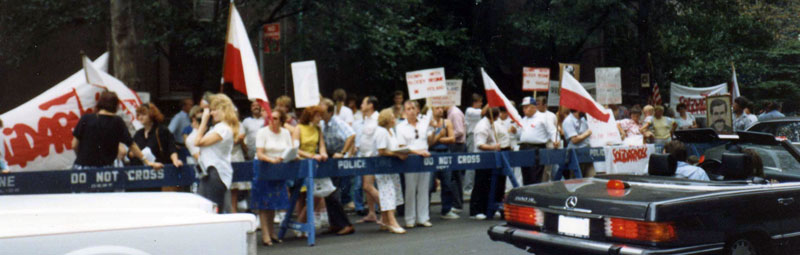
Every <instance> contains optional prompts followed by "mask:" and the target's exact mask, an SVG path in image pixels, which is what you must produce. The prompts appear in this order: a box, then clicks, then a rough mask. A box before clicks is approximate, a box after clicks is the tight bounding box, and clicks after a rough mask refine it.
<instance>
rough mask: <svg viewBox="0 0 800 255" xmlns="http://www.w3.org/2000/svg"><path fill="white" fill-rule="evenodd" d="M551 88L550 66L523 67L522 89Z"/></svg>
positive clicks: (538, 89)
mask: <svg viewBox="0 0 800 255" xmlns="http://www.w3.org/2000/svg"><path fill="white" fill-rule="evenodd" d="M549 89H550V68H546V67H523V68H522V90H524V91H548V90H549Z"/></svg>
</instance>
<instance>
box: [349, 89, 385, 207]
mask: <svg viewBox="0 0 800 255" xmlns="http://www.w3.org/2000/svg"><path fill="white" fill-rule="evenodd" d="M377 105H378V98H377V97H375V96H368V97H364V99H363V100H362V101H361V112H362V113H363V115H364V118H363V119H361V120H360V121H356V122H355V123H353V129H354V130H355V131H356V150H357V151H358V152H357V155H358V156H359V157H375V156H378V149H377V148H376V145H375V130H376V129H378V115H379V114H378V112H376V111H375V107H376V106H377ZM353 186H354V187H355V188H356V189H355V192H354V199H353V203H354V206H355V209H356V211H358V212H360V213H359V214H361V215H366V216H365V217H364V219H362V220H360V221H359V222H365V221H376V220H377V216H376V215H375V204H376V203H377V201H379V194H378V190H377V189H376V188H375V176H374V175H364V176H361V177H356V178H355V182H354V184H353ZM364 193H366V199H367V206H366V208H365V207H364V201H363V199H362V198H364V196H363V195H362V194H364Z"/></svg>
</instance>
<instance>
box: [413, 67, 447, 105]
mask: <svg viewBox="0 0 800 255" xmlns="http://www.w3.org/2000/svg"><path fill="white" fill-rule="evenodd" d="M406 83H408V98H409V99H411V100H415V99H420V98H426V97H436V96H446V95H447V83H446V82H445V79H444V67H439V68H431V69H425V70H419V71H413V72H407V73H406Z"/></svg>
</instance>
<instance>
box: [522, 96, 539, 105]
mask: <svg viewBox="0 0 800 255" xmlns="http://www.w3.org/2000/svg"><path fill="white" fill-rule="evenodd" d="M531 104H536V99H533V97H524V98H522V104H521V105H522V106H526V105H531Z"/></svg>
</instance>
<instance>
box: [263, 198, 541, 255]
mask: <svg viewBox="0 0 800 255" xmlns="http://www.w3.org/2000/svg"><path fill="white" fill-rule="evenodd" d="M440 210H441V209H440V207H439V206H438V205H432V206H431V223H433V227H430V228H424V227H415V228H412V229H406V231H407V233H406V234H401V235H398V234H392V233H389V232H387V231H380V230H379V229H378V225H377V224H375V223H363V224H355V228H356V232H355V234H352V235H347V236H336V235H334V234H321V235H319V234H318V235H317V239H316V245H315V246H313V247H309V246H308V244H307V241H306V239H304V238H302V239H301V238H297V237H294V235H293V234H292V233H288V234H287V237H285V238H284V240H283V243H281V244H274V245H273V246H272V247H264V246H261V245H259V247H258V254H308V255H312V254H326V255H337V254H341V255H353V254H356V255H370V254H392V255H397V254H415V255H416V254H436V255H443V254H528V253H526V252H525V251H523V250H520V249H517V248H515V247H514V246H512V245H509V244H505V243H501V242H493V241H492V240H490V239H489V236H488V235H487V234H486V230H488V229H489V227H491V226H493V225H497V224H501V223H503V221H502V220H500V219H496V220H485V221H477V220H472V219H469V217H468V216H467V215H468V213H467V210H464V212H462V213H461V218H460V219H457V220H443V219H441V218H440V217H439V211H440ZM359 218H360V217H358V216H357V215H354V214H351V215H350V220H351V222H355V221H356V220H357V219H359ZM400 219H401V217H400V216H398V220H400ZM401 224H402V223H401ZM290 232H291V231H290ZM258 238H259V239H257V240H259V241H260V240H261V239H260V237H258Z"/></svg>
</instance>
